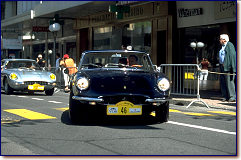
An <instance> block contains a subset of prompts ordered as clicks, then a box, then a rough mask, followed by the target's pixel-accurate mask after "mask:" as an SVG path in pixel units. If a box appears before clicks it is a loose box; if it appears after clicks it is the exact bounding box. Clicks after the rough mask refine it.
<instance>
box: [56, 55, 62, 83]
mask: <svg viewBox="0 0 241 160" xmlns="http://www.w3.org/2000/svg"><path fill="white" fill-rule="evenodd" d="M60 60H61V58H60V54H59V53H56V66H55V74H56V82H57V84H61V77H62V76H61V68H60V65H59V64H60Z"/></svg>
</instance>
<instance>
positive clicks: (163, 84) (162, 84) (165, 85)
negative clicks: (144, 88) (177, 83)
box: [157, 78, 170, 91]
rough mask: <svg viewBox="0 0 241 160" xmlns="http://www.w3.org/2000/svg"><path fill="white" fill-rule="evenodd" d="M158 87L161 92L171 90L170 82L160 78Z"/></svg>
mask: <svg viewBox="0 0 241 160" xmlns="http://www.w3.org/2000/svg"><path fill="white" fill-rule="evenodd" d="M157 86H158V88H159V89H160V90H161V91H167V90H168V89H169V88H170V82H169V81H168V79H166V78H160V79H159V80H158V81H157Z"/></svg>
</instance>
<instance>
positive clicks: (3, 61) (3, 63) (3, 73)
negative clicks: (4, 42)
mask: <svg viewBox="0 0 241 160" xmlns="http://www.w3.org/2000/svg"><path fill="white" fill-rule="evenodd" d="M5 65H6V63H5V60H2V61H1V87H2V88H3V86H4V84H3V77H4V75H5V71H4V70H5Z"/></svg>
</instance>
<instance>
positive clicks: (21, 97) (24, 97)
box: [17, 96, 27, 98]
mask: <svg viewBox="0 0 241 160" xmlns="http://www.w3.org/2000/svg"><path fill="white" fill-rule="evenodd" d="M17 97H20V98H26V97H27V96H17Z"/></svg>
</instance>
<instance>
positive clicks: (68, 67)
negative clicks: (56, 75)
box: [59, 54, 77, 92]
mask: <svg viewBox="0 0 241 160" xmlns="http://www.w3.org/2000/svg"><path fill="white" fill-rule="evenodd" d="M59 65H60V66H63V67H65V68H64V69H63V72H64V73H63V74H64V83H65V89H64V91H65V92H68V91H69V90H70V89H69V78H70V77H71V76H72V75H73V74H75V73H76V72H77V68H76V66H75V63H74V60H73V59H72V58H70V57H69V55H68V54H65V55H64V57H63V59H62V60H61V61H60V64H59Z"/></svg>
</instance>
